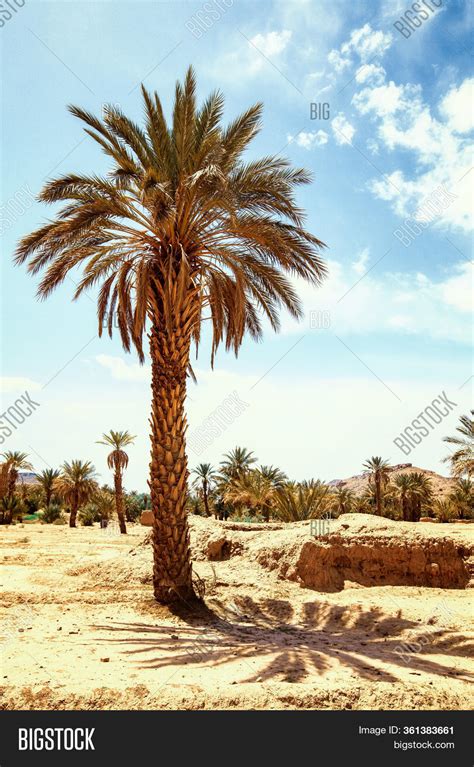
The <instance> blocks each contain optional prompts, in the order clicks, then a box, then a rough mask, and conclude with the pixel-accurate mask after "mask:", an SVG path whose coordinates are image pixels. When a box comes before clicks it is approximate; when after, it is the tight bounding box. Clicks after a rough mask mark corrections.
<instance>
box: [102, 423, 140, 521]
mask: <svg viewBox="0 0 474 767" xmlns="http://www.w3.org/2000/svg"><path fill="white" fill-rule="evenodd" d="M134 439H135V437H134V436H132V435H131V434H130V433H129V432H128V431H114V430H113V429H111V430H110V432H109V433H108V434H102V439H101V440H99V441H98V443H97V444H98V445H107V446H108V447H112V448H113V450H112V452H111V453H109V454H108V456H107V466H108V467H109V469H113V471H114V486H115V509H116V512H117V517H118V521H119V527H120V532H121V533H122V534H126V532H127V525H126V524H125V506H124V500H123V484H122V478H123V472H124V470H125V469H126V468H127V466H128V455H127V453H126V452H125V450H124V447H127V445H132V444H133V440H134Z"/></svg>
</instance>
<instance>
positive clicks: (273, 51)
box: [250, 29, 291, 59]
mask: <svg viewBox="0 0 474 767" xmlns="http://www.w3.org/2000/svg"><path fill="white" fill-rule="evenodd" d="M290 39H291V31H290V30H289V29H283V30H282V31H281V32H268V33H267V34H266V35H261V34H258V35H254V37H252V38H251V40H250V42H251V43H252V45H254V46H255V47H256V48H258V50H259V51H261V52H262V53H263V54H264V56H268V58H269V59H272V58H275V57H276V56H278V55H279V54H280V53H281V52H282V51H284V50H285V48H286V46H287V45H288V43H289V41H290Z"/></svg>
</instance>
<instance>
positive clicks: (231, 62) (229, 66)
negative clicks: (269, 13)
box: [209, 29, 292, 81]
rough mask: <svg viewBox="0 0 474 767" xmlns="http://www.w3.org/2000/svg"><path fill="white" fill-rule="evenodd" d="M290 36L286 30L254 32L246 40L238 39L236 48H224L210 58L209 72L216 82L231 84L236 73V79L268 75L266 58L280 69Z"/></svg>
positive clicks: (269, 67)
mask: <svg viewBox="0 0 474 767" xmlns="http://www.w3.org/2000/svg"><path fill="white" fill-rule="evenodd" d="M291 36H292V32H291V31H290V30H289V29H282V30H281V31H277V30H273V31H271V32H267V33H266V34H262V33H258V34H256V35H254V36H253V37H249V36H248V35H247V36H246V37H247V39H245V37H241V38H240V39H241V44H240V45H239V47H238V49H236V50H228V48H227V47H226V49H225V51H224V52H223V53H222V54H221V55H220V56H216V57H211V62H210V64H209V66H210V70H211V71H212V73H213V74H214V75H215V76H218V77H219V79H220V80H222V79H228V80H233V81H234V80H235V74H236V72H238V75H239V79H244V78H248V77H254V76H255V75H257V74H259V73H262V74H263V73H264V72H270V71H271V70H272V67H271V66H270V64H269V63H268V61H267V60H266V59H269V60H270V61H271V62H272V64H275V66H277V67H278V68H280V67H283V66H284V57H285V51H286V48H287V46H288V43H289V42H290V40H291ZM239 37H240V36H239Z"/></svg>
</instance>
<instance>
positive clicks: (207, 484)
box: [192, 463, 218, 517]
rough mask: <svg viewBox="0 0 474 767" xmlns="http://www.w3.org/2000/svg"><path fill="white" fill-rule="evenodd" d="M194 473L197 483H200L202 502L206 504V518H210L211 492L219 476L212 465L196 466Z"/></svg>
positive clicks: (202, 464) (201, 464)
mask: <svg viewBox="0 0 474 767" xmlns="http://www.w3.org/2000/svg"><path fill="white" fill-rule="evenodd" d="M192 473H193V474H195V475H196V479H195V483H196V484H197V483H199V484H200V485H201V491H202V501H203V503H204V509H205V512H206V517H210V516H211V511H210V509H209V491H210V489H211V486H212V484H213V483H214V482H215V481H216V479H217V478H218V474H217V473H216V472H215V471H214V469H213V467H212V466H211V464H210V463H200V464H199V466H196V468H195V469H194V470H193V472H192Z"/></svg>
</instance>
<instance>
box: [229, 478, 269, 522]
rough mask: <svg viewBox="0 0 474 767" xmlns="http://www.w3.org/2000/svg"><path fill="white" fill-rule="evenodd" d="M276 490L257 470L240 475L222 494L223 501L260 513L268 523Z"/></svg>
mask: <svg viewBox="0 0 474 767" xmlns="http://www.w3.org/2000/svg"><path fill="white" fill-rule="evenodd" d="M275 492H276V488H275V485H274V484H273V482H272V481H271V480H270V479H269V478H268V477H266V476H264V475H263V474H262V472H261V471H259V470H258V469H254V470H253V471H249V472H247V473H245V474H241V475H240V476H238V477H237V478H236V479H234V480H233V481H232V482H231V483H230V484H229V487H228V489H227V490H226V491H225V493H224V501H228V502H230V503H235V504H237V505H238V506H247V507H248V508H249V509H252V510H253V511H255V512H257V513H261V514H262V515H263V517H264V519H265V521H267V522H268V520H269V519H270V511H271V509H272V506H273V500H274V498H275Z"/></svg>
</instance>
